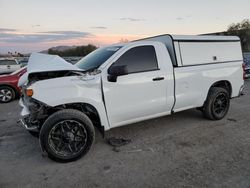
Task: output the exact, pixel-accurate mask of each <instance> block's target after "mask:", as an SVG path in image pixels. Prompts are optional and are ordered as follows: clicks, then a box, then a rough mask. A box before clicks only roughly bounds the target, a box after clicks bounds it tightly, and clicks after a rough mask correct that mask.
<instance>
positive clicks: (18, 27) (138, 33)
mask: <svg viewBox="0 0 250 188" xmlns="http://www.w3.org/2000/svg"><path fill="white" fill-rule="evenodd" d="M249 11H250V0H237V1H236V0H209V1H208V0H0V53H6V52H8V51H11V52H14V51H18V52H21V53H29V52H38V51H41V50H45V49H48V48H50V47H53V46H58V45H67V46H72V45H87V44H89V43H91V44H94V45H96V46H98V47H99V46H105V45H108V44H112V43H117V42H120V41H124V40H134V39H139V38H144V37H149V36H155V35H160V34H187V35H189V34H191V35H195V34H204V33H213V32H219V31H225V30H226V29H227V27H228V26H229V25H230V24H231V23H235V22H240V21H242V20H243V19H250V14H249Z"/></svg>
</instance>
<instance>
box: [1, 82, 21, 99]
mask: <svg viewBox="0 0 250 188" xmlns="http://www.w3.org/2000/svg"><path fill="white" fill-rule="evenodd" d="M2 86H5V87H9V88H11V89H13V91H14V92H15V98H17V97H18V96H19V95H20V94H19V92H18V91H17V90H16V88H14V87H13V86H11V85H8V84H0V87H2Z"/></svg>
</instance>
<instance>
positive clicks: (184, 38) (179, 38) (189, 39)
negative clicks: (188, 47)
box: [135, 34, 240, 42]
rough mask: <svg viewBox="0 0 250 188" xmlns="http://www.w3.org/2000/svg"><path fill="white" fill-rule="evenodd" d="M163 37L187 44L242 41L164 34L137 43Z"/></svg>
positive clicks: (235, 38)
mask: <svg viewBox="0 0 250 188" xmlns="http://www.w3.org/2000/svg"><path fill="white" fill-rule="evenodd" d="M161 37H170V38H172V40H173V41H187V42H192V41H193V42H197V41H201V42H206V41H207V42H209V41H210V42H216V41H225V42H230V41H240V38H239V37H237V36H218V35H170V34H163V35H157V36H152V37H148V38H143V39H139V40H135V41H141V40H148V39H154V38H161Z"/></svg>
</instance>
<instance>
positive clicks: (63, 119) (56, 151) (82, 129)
mask: <svg viewBox="0 0 250 188" xmlns="http://www.w3.org/2000/svg"><path fill="white" fill-rule="evenodd" d="M94 138H95V132H94V127H93V124H92V122H91V120H90V119H89V118H88V117H87V116H86V115H85V114H84V113H82V112H80V111H78V110H73V109H66V110H61V111H58V112H55V113H54V114H53V115H51V116H50V117H49V118H48V119H47V120H46V121H45V123H44V125H43V126H42V128H41V131H40V136H39V139H40V145H41V147H42V149H43V150H44V151H46V152H47V153H48V157H49V158H51V159H52V160H55V161H59V162H70V161H74V160H77V159H78V158H80V157H81V156H83V155H84V154H86V153H87V152H88V151H89V150H90V148H91V146H92V144H93V142H94Z"/></svg>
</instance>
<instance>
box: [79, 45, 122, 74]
mask: <svg viewBox="0 0 250 188" xmlns="http://www.w3.org/2000/svg"><path fill="white" fill-rule="evenodd" d="M120 48H121V46H111V47H106V48H99V49H97V50H95V51H93V52H92V53H90V54H88V55H87V56H85V57H84V58H82V59H81V60H80V61H79V62H78V63H76V66H77V67H78V68H80V69H83V70H90V69H96V68H98V67H99V66H101V65H102V64H103V63H104V62H105V61H106V60H107V59H108V58H110V57H111V56H112V55H113V54H114V53H115V52H117V51H118V50H119V49H120Z"/></svg>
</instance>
